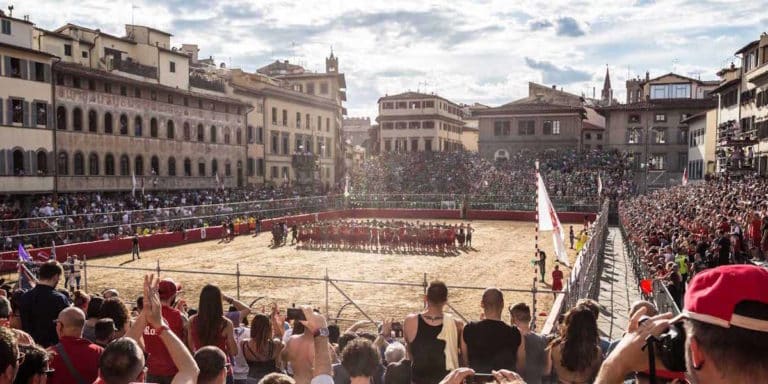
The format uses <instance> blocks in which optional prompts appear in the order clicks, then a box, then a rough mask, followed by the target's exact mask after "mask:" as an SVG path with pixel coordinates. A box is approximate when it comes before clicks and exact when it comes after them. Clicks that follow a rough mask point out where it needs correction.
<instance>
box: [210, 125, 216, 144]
mask: <svg viewBox="0 0 768 384" xmlns="http://www.w3.org/2000/svg"><path fill="white" fill-rule="evenodd" d="M211 143H216V126H215V125H211Z"/></svg>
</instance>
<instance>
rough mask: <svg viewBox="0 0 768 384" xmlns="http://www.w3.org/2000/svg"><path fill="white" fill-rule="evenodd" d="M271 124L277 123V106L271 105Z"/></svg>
mask: <svg viewBox="0 0 768 384" xmlns="http://www.w3.org/2000/svg"><path fill="white" fill-rule="evenodd" d="M272 124H273V125H277V108H275V107H272Z"/></svg>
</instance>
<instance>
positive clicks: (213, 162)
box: [211, 159, 221, 176]
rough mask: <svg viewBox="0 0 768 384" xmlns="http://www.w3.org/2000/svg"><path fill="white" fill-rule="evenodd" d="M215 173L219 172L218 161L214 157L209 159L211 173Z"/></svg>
mask: <svg viewBox="0 0 768 384" xmlns="http://www.w3.org/2000/svg"><path fill="white" fill-rule="evenodd" d="M217 173H219V161H218V160H216V159H213V160H211V175H215V174H217ZM219 176H221V175H219Z"/></svg>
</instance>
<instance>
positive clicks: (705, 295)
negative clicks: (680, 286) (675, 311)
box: [678, 264, 768, 332]
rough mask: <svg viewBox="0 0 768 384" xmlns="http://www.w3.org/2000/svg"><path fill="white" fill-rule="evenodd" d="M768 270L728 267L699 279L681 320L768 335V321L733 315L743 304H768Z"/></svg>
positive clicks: (693, 284)
mask: <svg viewBox="0 0 768 384" xmlns="http://www.w3.org/2000/svg"><path fill="white" fill-rule="evenodd" d="M766 287H768V269H765V268H762V267H757V266H754V265H743V264H742V265H727V266H722V267H718V268H713V269H710V270H706V271H704V272H701V273H699V274H697V275H696V277H694V278H693V280H691V282H690V284H689V285H688V290H687V291H686V292H685V309H684V310H683V312H682V313H681V314H680V316H678V318H688V319H693V320H698V321H701V322H703V323H707V324H712V325H717V326H719V327H723V328H730V327H731V325H733V326H737V327H740V328H745V329H750V330H753V331H759V332H768V320H761V319H755V318H751V317H747V316H743V315H739V314H734V313H733V311H734V309H735V308H736V305H737V304H739V303H740V302H742V301H756V302H759V303H764V304H768V289H766Z"/></svg>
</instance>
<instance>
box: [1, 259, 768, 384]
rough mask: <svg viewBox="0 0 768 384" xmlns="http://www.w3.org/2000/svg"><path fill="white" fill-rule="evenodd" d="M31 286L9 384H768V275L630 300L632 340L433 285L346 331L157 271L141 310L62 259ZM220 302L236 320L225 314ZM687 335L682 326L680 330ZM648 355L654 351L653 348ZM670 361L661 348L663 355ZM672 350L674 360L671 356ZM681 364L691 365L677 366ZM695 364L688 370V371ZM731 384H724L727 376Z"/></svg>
mask: <svg viewBox="0 0 768 384" xmlns="http://www.w3.org/2000/svg"><path fill="white" fill-rule="evenodd" d="M39 271H40V272H39V280H38V282H37V284H36V285H35V286H34V288H32V289H30V290H28V291H21V290H18V289H16V288H14V287H10V286H7V285H6V286H3V289H2V290H0V383H25V384H28V383H46V382H51V383H54V384H57V383H105V384H118V383H119V384H124V383H125V384H127V383H134V382H148V383H201V384H206V383H217V384H224V383H259V384H292V383H300V384H303V383H313V384H332V383H334V384H358V383H360V384H363V383H367V384H370V383H374V384H410V383H424V384H438V383H440V384H463V383H465V382H472V383H487V382H497V383H502V384H511V383H546V382H559V383H590V382H596V383H623V382H624V381H625V379H630V380H634V379H637V380H638V382H647V381H648V379H649V378H650V377H651V376H653V377H656V378H659V379H660V380H662V381H660V382H677V381H673V380H679V379H685V378H686V377H687V378H689V379H691V380H692V382H694V383H719V382H729V383H760V382H766V379H768V366H766V365H765V364H764V363H763V359H762V356H764V354H765V353H766V352H768V292H767V291H766V290H765V289H764V288H765V284H766V283H768V270H766V269H764V268H761V267H757V266H749V265H729V266H722V267H717V268H712V269H710V270H708V271H704V272H700V273H699V274H698V275H697V276H695V277H694V278H693V279H692V281H691V282H690V285H689V290H688V291H687V292H686V301H685V311H684V312H683V314H682V315H680V316H678V318H675V319H673V318H672V315H671V314H669V313H666V314H658V313H657V311H656V308H655V307H654V305H653V304H652V303H650V302H647V301H640V302H637V303H634V304H633V305H632V307H631V309H630V311H629V313H628V314H626V315H627V316H628V318H630V319H631V320H630V322H629V325H628V328H627V330H626V333H625V335H624V336H623V337H622V338H620V339H617V340H608V339H606V338H604V337H601V336H600V334H599V332H598V326H597V319H598V317H599V316H600V315H601V308H600V305H599V304H598V303H597V302H595V301H592V300H588V299H583V300H580V301H579V302H578V303H577V304H576V305H575V306H574V307H573V308H568V309H567V310H566V311H565V314H564V316H562V320H561V323H560V324H558V325H556V326H555V327H554V328H553V329H552V330H551V333H549V334H546V335H544V334H539V333H536V332H535V331H533V330H532V329H531V323H532V321H531V320H532V317H533V316H534V314H532V313H531V310H530V308H529V307H528V305H527V304H525V303H515V304H512V305H510V306H507V305H508V304H507V303H505V301H504V295H503V293H502V291H501V290H499V289H497V288H488V289H486V290H485V291H484V292H483V294H482V296H480V297H479V301H478V304H479V307H480V308H481V309H482V314H481V316H480V319H481V320H479V321H472V322H469V323H466V324H465V323H464V322H462V321H461V320H459V319H458V318H457V317H455V316H453V315H451V314H450V313H448V312H446V311H445V310H444V309H445V308H446V306H447V303H448V302H449V291H448V287H447V286H446V285H445V284H444V283H442V282H440V281H433V282H432V283H430V284H429V286H428V287H427V289H426V293H425V295H424V297H423V309H422V310H421V311H418V312H416V313H412V314H410V315H408V316H407V317H406V318H405V319H404V320H403V321H402V322H401V321H393V320H392V319H385V320H383V321H381V322H376V323H371V322H368V321H361V322H358V323H355V324H353V325H352V326H351V327H350V328H348V329H346V330H344V331H343V332H342V331H341V329H340V328H339V327H338V325H337V324H329V323H328V319H327V318H326V317H325V316H324V315H322V314H321V313H319V312H318V311H317V310H313V309H312V308H311V307H309V306H302V307H300V308H288V309H285V310H283V309H281V308H279V307H278V306H277V305H276V304H272V305H271V306H270V308H268V309H262V311H264V312H262V311H259V310H256V309H253V308H249V307H248V306H247V305H245V304H243V303H242V302H240V301H238V300H236V299H235V298H233V297H230V296H228V295H226V294H225V293H224V292H222V291H221V290H220V289H219V288H218V286H216V285H215V284H208V285H206V286H205V287H203V288H202V290H201V291H200V292H199V305H198V307H197V308H189V306H188V305H187V303H186V302H185V300H183V299H181V298H180V292H182V286H181V284H178V283H177V282H174V281H173V280H170V279H164V280H159V279H158V278H155V277H154V276H152V275H147V276H145V277H144V280H143V281H138V282H135V284H140V285H143V295H142V296H141V297H140V298H139V300H137V301H136V308H134V309H133V310H129V308H128V307H127V306H126V298H124V297H122V296H120V294H119V292H118V291H117V290H116V289H109V290H106V291H104V292H102V293H101V294H88V293H86V292H82V291H78V292H76V293H75V294H74V296H73V297H70V296H69V293H68V292H67V291H61V290H58V289H57V288H56V287H57V285H58V283H59V280H60V278H61V276H62V269H61V266H60V265H59V264H58V263H56V262H55V261H51V262H46V263H43V264H42V265H41V266H40V268H39ZM225 304H226V306H227V307H228V310H225ZM675 327H684V328H685V333H683V336H682V339H680V338H678V341H680V342H681V343H684V345H685V348H686V349H687V350H686V351H685V353H684V355H683V351H682V350H679V351H678V352H676V353H678V354H677V355H673V356H672V357H673V358H674V359H671V360H670V359H668V358H665V357H662V358H661V359H660V361H659V362H657V366H656V367H652V366H650V365H649V359H648V355H647V351H646V348H645V345H646V342H647V340H648V339H649V337H650V336H654V337H657V338H658V337H662V334H663V333H665V332H667V331H668V329H670V328H675ZM678 329H680V328H678ZM651 348H654V347H653V346H651ZM658 353H660V354H661V353H662V352H658ZM673 354H674V353H673ZM675 359H678V360H680V361H682V362H683V363H682V366H676V365H673V366H669V365H668V364H669V361H673V360H675ZM685 364H687V366H686V365H685ZM723 378H724V379H725V381H722V379H723Z"/></svg>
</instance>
